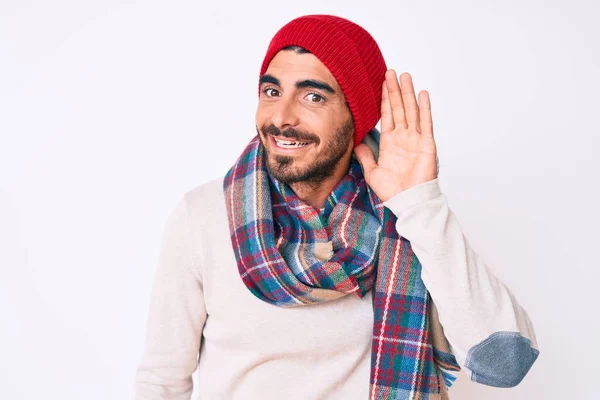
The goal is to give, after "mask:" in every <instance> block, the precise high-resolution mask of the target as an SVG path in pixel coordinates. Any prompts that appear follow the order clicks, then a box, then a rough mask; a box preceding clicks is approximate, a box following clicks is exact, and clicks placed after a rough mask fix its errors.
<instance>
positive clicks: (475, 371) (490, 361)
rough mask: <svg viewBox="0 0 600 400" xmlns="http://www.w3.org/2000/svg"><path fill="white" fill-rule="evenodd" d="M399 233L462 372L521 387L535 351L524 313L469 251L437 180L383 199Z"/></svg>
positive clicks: (493, 383)
mask: <svg viewBox="0 0 600 400" xmlns="http://www.w3.org/2000/svg"><path fill="white" fill-rule="evenodd" d="M384 206H386V207H387V208H389V209H390V210H391V211H392V212H393V213H394V215H396V217H397V218H398V220H397V223H396V230H397V231H398V234H399V235H401V236H402V237H404V238H405V239H407V240H409V241H410V243H411V247H412V249H413V252H414V254H415V255H416V256H417V258H418V259H419V261H420V263H421V266H422V269H421V278H422V280H423V283H424V284H425V287H426V288H427V290H428V291H429V294H430V296H431V298H432V300H433V302H434V303H435V306H436V307H437V311H438V316H439V321H440V323H441V325H442V326H443V329H444V334H445V336H446V338H447V340H448V342H449V344H450V347H451V350H452V352H453V354H454V356H455V357H456V360H457V362H458V363H459V365H460V367H461V368H463V369H464V370H465V372H467V374H468V373H469V372H470V374H471V380H472V381H474V382H478V383H482V384H485V385H488V386H494V387H513V386H516V385H517V384H519V383H520V382H521V380H522V379H523V378H524V377H525V375H526V374H527V372H528V371H529V369H530V368H531V366H532V365H533V363H534V361H535V360H536V359H537V357H538V354H539V350H538V346H537V341H536V337H535V332H534V330H533V325H532V323H531V321H530V319H529V316H528V315H527V312H526V311H525V310H524V309H523V307H521V305H520V304H519V303H518V302H517V299H516V298H515V296H514V294H513V293H512V292H511V290H510V289H509V288H508V287H507V286H506V285H505V284H504V283H503V282H502V281H500V279H498V278H497V277H496V276H495V275H494V273H493V271H492V269H491V268H490V267H489V266H488V265H486V264H485V263H484V262H483V261H482V259H481V258H480V256H479V255H478V254H477V253H476V252H475V251H474V250H473V249H472V248H471V246H470V244H469V242H468V241H467V238H466V237H465V236H464V234H463V232H462V231H461V228H460V226H459V223H458V221H457V218H456V216H455V215H454V213H453V212H452V210H450V208H449V207H448V203H447V198H446V196H445V195H444V194H443V193H442V192H441V189H440V185H439V179H438V178H436V179H434V180H431V181H428V182H424V183H421V184H419V185H416V186H413V187H411V188H409V189H407V190H405V191H402V192H400V193H398V194H397V195H396V196H394V197H392V198H391V199H388V200H387V201H386V202H385V203H384Z"/></svg>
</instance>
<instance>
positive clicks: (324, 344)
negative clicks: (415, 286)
mask: <svg viewBox="0 0 600 400" xmlns="http://www.w3.org/2000/svg"><path fill="white" fill-rule="evenodd" d="M222 182H223V181H222V179H217V180H215V181H212V182H209V183H207V184H204V185H200V186H198V187H196V188H194V189H192V190H190V191H189V192H187V193H186V194H185V195H184V196H183V197H182V199H181V200H180V202H179V204H178V205H177V206H176V207H175V209H174V211H173V212H172V214H171V215H170V217H169V220H168V222H167V225H166V228H165V231H164V234H163V240H162V244H161V250H160V258H159V262H158V266H157V269H156V272H155V277H154V286H153V290H152V296H151V303H150V309H149V315H148V321H147V336H146V342H145V349H144V353H143V356H142V360H141V362H140V364H139V366H138V369H137V373H136V377H135V392H136V399H138V400H142V399H144V400H155V399H156V400H158V399H164V400H183V399H186V400H187V399H190V398H191V395H192V387H193V381H192V374H193V373H194V371H195V370H196V368H198V374H199V376H198V385H197V386H198V387H197V388H196V390H197V391H198V393H199V399H201V400H207V399H302V400H309V399H357V400H364V399H367V398H368V396H369V373H370V356H371V335H372V329H373V315H372V313H373V311H372V303H371V295H370V294H369V295H367V296H366V297H365V298H363V299H360V298H359V297H358V296H351V295H348V296H345V297H342V298H340V299H338V300H334V301H330V302H327V303H322V304H318V305H311V306H303V307H295V308H280V307H277V306H274V305H271V304H268V303H266V302H264V301H261V300H259V299H258V298H256V297H255V296H254V295H253V294H252V293H250V291H249V290H248V289H247V288H246V286H245V285H244V283H243V282H242V279H241V278H240V276H239V273H238V268H237V264H236V259H235V256H234V253H233V249H232V246H231V241H230V234H229V228H228V222H227V215H226V210H225V203H224V197H223V190H222ZM385 205H386V206H387V207H388V208H390V210H391V211H392V212H393V213H394V214H395V215H396V216H397V217H398V223H397V226H396V228H397V230H398V232H399V234H400V235H402V236H404V237H405V238H407V239H408V240H410V241H411V245H412V248H413V251H414V252H415V254H416V255H417V257H418V259H419V261H420V262H421V264H422V279H423V282H424V283H425V286H426V287H427V289H428V291H429V292H430V294H431V297H432V299H433V301H434V303H435V305H436V306H437V311H438V313H439V320H440V322H441V323H442V325H443V327H444V334H445V336H446V338H447V339H448V341H449V343H450V345H451V346H452V351H453V353H454V355H455V357H456V359H457V361H458V362H459V364H460V365H461V367H462V368H463V371H465V372H467V373H468V374H470V377H471V379H472V380H474V381H477V382H481V383H483V384H487V385H491V386H503V387H510V386H514V385H515V384H517V383H518V382H519V381H520V380H521V379H522V378H523V376H524V375H525V374H526V373H527V371H528V370H529V367H530V366H531V364H533V362H534V361H535V359H536V358H537V354H538V350H537V342H536V338H535V333H534V330H533V326H532V324H531V321H530V320H529V317H528V315H527V313H526V312H525V310H524V309H523V308H522V307H521V306H520V305H519V303H518V302H517V300H516V299H515V297H514V295H513V294H512V293H511V291H510V290H509V289H508V288H507V287H506V286H505V285H504V284H503V283H502V282H501V281H500V280H499V279H498V278H497V277H496V276H495V275H494V274H493V272H492V270H491V269H490V268H489V267H488V266H487V265H485V264H484V263H483V261H482V260H481V258H480V257H479V256H478V255H477V254H476V253H475V252H474V251H473V249H471V247H470V246H469V243H468V242H467V240H466V238H465V237H464V235H463V233H462V231H461V228H460V226H459V224H458V221H457V219H456V217H455V215H454V214H453V213H452V211H451V210H450V209H449V208H448V204H447V199H446V196H445V195H444V194H443V193H442V192H441V189H440V186H439V179H435V180H433V181H429V182H425V183H422V184H420V185H417V186H414V187H412V188H410V189H408V190H406V191H403V192H401V193H399V194H398V195H396V196H395V197H394V198H392V199H390V200H388V201H387V202H386V203H385ZM507 354H508V355H507ZM469 367H470V368H469Z"/></svg>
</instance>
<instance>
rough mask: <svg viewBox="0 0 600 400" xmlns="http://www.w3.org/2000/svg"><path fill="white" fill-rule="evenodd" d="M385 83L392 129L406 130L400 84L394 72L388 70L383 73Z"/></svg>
mask: <svg viewBox="0 0 600 400" xmlns="http://www.w3.org/2000/svg"><path fill="white" fill-rule="evenodd" d="M385 83H386V86H387V88H388V96H389V99H390V106H391V108H392V117H393V119H394V127H396V128H397V127H404V128H406V120H405V119H404V103H402V93H401V92H400V84H399V83H398V77H397V76H396V71H394V70H393V69H388V70H387V72H386V73H385Z"/></svg>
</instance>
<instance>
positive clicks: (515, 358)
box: [465, 331, 540, 388]
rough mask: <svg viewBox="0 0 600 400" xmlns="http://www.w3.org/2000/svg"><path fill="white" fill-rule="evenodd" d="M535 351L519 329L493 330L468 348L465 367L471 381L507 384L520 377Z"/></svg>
mask: <svg viewBox="0 0 600 400" xmlns="http://www.w3.org/2000/svg"><path fill="white" fill-rule="evenodd" d="M539 353H540V352H539V350H537V349H534V348H533V347H531V340H529V339H527V338H526V337H524V336H522V335H521V333H520V332H509V331H500V332H494V333H493V334H491V335H490V336H489V337H488V338H487V339H485V340H484V341H482V342H481V343H479V344H477V345H475V346H473V347H472V348H471V349H470V350H469V352H468V353H467V358H466V361H465V367H467V368H468V369H469V370H471V371H472V374H471V380H472V381H474V382H477V383H482V384H484V385H488V386H494V387H502V388H509V387H514V386H516V385H518V384H519V383H520V382H521V381H522V380H523V378H524V377H525V375H526V374H527V372H529V369H530V368H531V366H532V365H533V363H534V362H535V360H536V359H537V357H538V355H539Z"/></svg>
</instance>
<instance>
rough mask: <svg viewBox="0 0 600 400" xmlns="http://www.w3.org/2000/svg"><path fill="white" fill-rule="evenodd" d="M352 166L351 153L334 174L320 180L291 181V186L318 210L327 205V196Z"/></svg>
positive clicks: (299, 195) (297, 194)
mask: <svg viewBox="0 0 600 400" xmlns="http://www.w3.org/2000/svg"><path fill="white" fill-rule="evenodd" d="M349 168H350V153H349V154H348V155H347V156H345V157H344V158H343V159H341V160H340V162H339V163H338V164H337V166H336V169H335V171H334V172H333V174H332V175H331V176H330V177H329V178H326V179H325V180H323V181H320V182H298V183H291V184H290V187H291V188H292V190H293V191H294V193H296V196H298V198H299V199H300V200H302V201H304V202H305V203H306V204H308V205H310V206H311V207H313V208H314V209H316V210H319V209H322V208H323V207H325V202H326V201H327V198H328V197H329V195H330V194H331V192H332V191H333V189H334V188H335V187H336V185H337V184H338V182H339V181H340V180H341V179H342V178H343V177H344V176H345V175H346V174H347V173H348V169H349Z"/></svg>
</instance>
